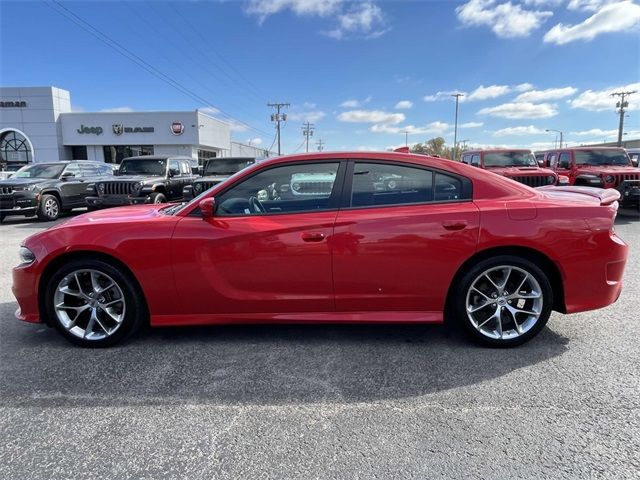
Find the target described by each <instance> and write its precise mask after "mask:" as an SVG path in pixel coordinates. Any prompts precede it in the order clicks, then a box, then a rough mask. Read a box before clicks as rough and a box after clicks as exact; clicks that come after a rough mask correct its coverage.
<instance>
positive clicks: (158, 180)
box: [86, 155, 196, 209]
mask: <svg viewBox="0 0 640 480" xmlns="http://www.w3.org/2000/svg"><path fill="white" fill-rule="evenodd" d="M195 178H196V176H195V175H193V173H192V172H191V158H188V157H169V156H158V155H144V156H141V157H129V158H125V159H124V160H122V163H121V164H120V168H119V169H118V172H117V173H116V176H115V177H113V178H111V179H109V180H105V181H100V182H95V183H93V184H91V185H88V186H87V191H88V192H89V196H88V197H87V199H86V200H87V207H88V208H89V209H95V208H101V207H116V206H120V205H135V204H140V203H166V202H172V201H177V200H181V199H182V189H183V188H184V187H185V186H187V185H191V184H192V183H193V180H194V179H195Z"/></svg>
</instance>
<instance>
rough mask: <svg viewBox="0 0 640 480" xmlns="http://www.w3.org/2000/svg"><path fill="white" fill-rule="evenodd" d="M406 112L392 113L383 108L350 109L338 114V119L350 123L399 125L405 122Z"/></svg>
mask: <svg viewBox="0 0 640 480" xmlns="http://www.w3.org/2000/svg"><path fill="white" fill-rule="evenodd" d="M404 119H405V116H404V113H390V112H383V111H382V110H348V111H346V112H342V113H341V114H340V115H338V120H339V121H341V122H349V123H381V124H388V125H397V124H398V123H400V122H404Z"/></svg>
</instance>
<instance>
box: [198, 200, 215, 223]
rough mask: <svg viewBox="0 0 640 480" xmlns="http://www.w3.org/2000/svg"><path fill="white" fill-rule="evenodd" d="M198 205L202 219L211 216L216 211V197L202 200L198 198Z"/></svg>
mask: <svg viewBox="0 0 640 480" xmlns="http://www.w3.org/2000/svg"><path fill="white" fill-rule="evenodd" d="M198 207H200V214H201V215H202V219H203V220H206V219H208V218H213V214H214V212H215V211H216V199H215V198H211V197H209V198H205V199H204V200H200V203H199V204H198Z"/></svg>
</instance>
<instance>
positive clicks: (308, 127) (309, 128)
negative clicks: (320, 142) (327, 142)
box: [302, 122, 315, 153]
mask: <svg viewBox="0 0 640 480" xmlns="http://www.w3.org/2000/svg"><path fill="white" fill-rule="evenodd" d="M314 128H315V125H314V124H313V123H309V122H306V123H303V124H302V135H304V138H305V142H307V153H309V137H313V130H314Z"/></svg>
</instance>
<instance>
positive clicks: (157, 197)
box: [149, 192, 167, 203]
mask: <svg viewBox="0 0 640 480" xmlns="http://www.w3.org/2000/svg"><path fill="white" fill-rule="evenodd" d="M149 198H150V200H151V203H167V197H165V196H164V194H163V193H160V192H154V193H152V194H151V195H150V197H149Z"/></svg>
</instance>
